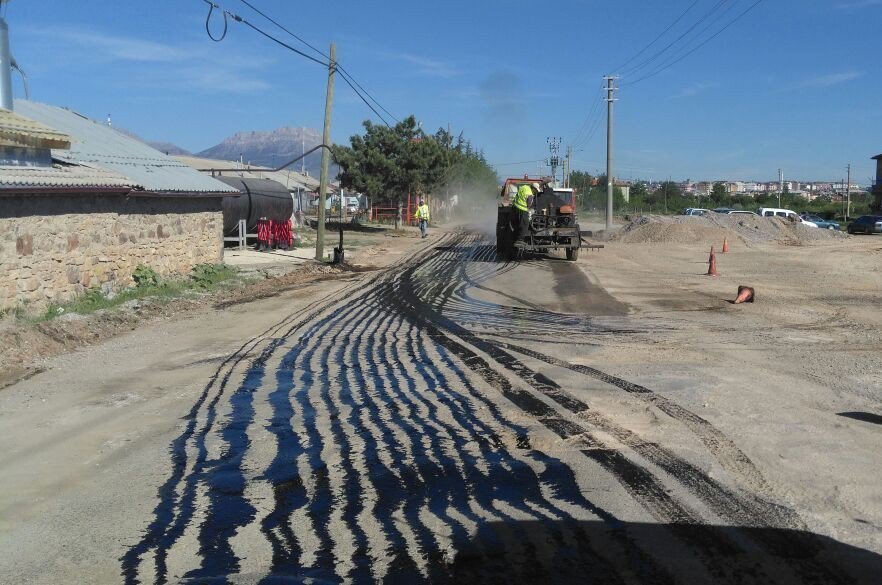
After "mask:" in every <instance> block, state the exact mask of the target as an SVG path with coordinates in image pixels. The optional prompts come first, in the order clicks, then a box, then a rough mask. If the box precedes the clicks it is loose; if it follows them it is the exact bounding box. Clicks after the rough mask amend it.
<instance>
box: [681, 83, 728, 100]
mask: <svg viewBox="0 0 882 585" xmlns="http://www.w3.org/2000/svg"><path fill="white" fill-rule="evenodd" d="M716 86H717V84H716V83H695V84H693V85H691V86H689V87H687V88H685V89H684V90H683V91H681V92H680V93H677V94H674V96H673V97H675V98H687V97H693V96H696V95H698V94H700V93H703V92H704V91H707V90H708V89H711V88H713V87H716Z"/></svg>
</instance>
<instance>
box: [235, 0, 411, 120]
mask: <svg viewBox="0 0 882 585" xmlns="http://www.w3.org/2000/svg"><path fill="white" fill-rule="evenodd" d="M240 2H242V4H244V5H245V6H247V7H248V8H250V9H251V10H253V11H254V12H256V13H257V14H259V15H260V16H262V17H263V18H265V19H266V20H268V21H269V22H271V23H272V24H274V25H275V26H277V27H278V28H279V29H281V30H282V31H284V32H285V33H287V34H288V35H290V36H291V37H293V38H295V39H297V40H298V41H300V42H301V43H303V44H304V45H306V46H307V47H309V48H310V49H312V50H313V51H315V52H316V53H318V54H319V55H320V56H322V57H324V58H325V59H327V60H328V61H330V60H331V57H330V56H329V55H328V54H327V53H325V52H323V51H321V50H320V49H318V48H317V47H315V46H314V45H312V44H310V43H309V42H307V41H306V40H305V39H304V38H303V37H301V36H300V35H297V34H295V33H294V32H292V31H291V30H290V29H288V28H287V27H286V26H285V25H283V24H282V23H281V22H279V21H278V20H276V19H275V18H273V17H271V16H270V15H269V14H267V13H266V12H264V11H262V10H261V9H260V8H258V7H257V6H255V5H254V4H252V3H251V2H249V1H248V0H240ZM337 72H338V73H340V76H341V77H343V78H348V81H347V83H348V84H349V86H350V87H352V84H355V86H356V87H357V88H358V90H360V91H361V92H362V93H363V94H364V95H366V96H367V97H368V98H369V99H370V100H371V101H372V102H373V103H374V104H375V105H376V106H377V107H378V108H380V109H381V110H383V112H385V113H386V115H387V116H389V117H390V118H392V119H393V120H395V121H396V122H401V120H399V119H398V118H396V117H395V115H393V114H392V113H391V112H390V111H389V110H387V109H386V108H385V107H383V104H381V103H380V102H378V101H377V100H376V99H375V98H374V96H372V95H371V94H370V93H368V91H367V90H366V89H365V88H364V87H362V85H361V84H360V83H358V81H357V80H356V79H355V77H353V75H352V74H351V73H349V72H348V71H347V70H346V69H345V68H344V67H343V66H342V65H340V63H337ZM344 80H345V79H344ZM349 82H351V83H349ZM352 90H353V91H355V92H356V93H358V90H356V89H355V87H352ZM359 97H360V98H361V99H362V101H364V99H365V98H364V97H362V96H361V95H359ZM371 109H372V110H373V108H371ZM374 113H377V112H376V111H374ZM377 115H378V116H379V114H377ZM379 117H380V119H383V117H382V116H379ZM384 122H385V120H384ZM387 126H388V123H387Z"/></svg>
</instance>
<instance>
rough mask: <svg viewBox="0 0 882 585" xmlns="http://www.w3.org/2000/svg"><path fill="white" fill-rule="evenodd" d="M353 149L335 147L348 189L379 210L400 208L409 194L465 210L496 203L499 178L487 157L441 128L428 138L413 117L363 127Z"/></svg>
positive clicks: (460, 136)
mask: <svg viewBox="0 0 882 585" xmlns="http://www.w3.org/2000/svg"><path fill="white" fill-rule="evenodd" d="M363 126H364V133H363V134H356V135H354V136H352V137H351V138H350V139H349V145H348V146H345V145H336V146H334V147H333V156H334V160H335V161H336V162H337V164H339V166H340V169H341V172H340V175H339V177H338V178H339V179H340V183H341V185H342V187H343V188H344V189H351V190H353V191H357V192H359V193H363V194H365V195H367V196H368V197H370V198H371V200H372V201H373V202H375V204H378V205H390V206H394V205H397V204H398V203H399V202H402V201H405V200H406V199H407V196H408V194H411V195H414V196H417V195H432V196H434V197H435V198H436V199H438V198H440V199H441V200H442V201H449V200H451V199H452V198H453V197H454V196H457V199H458V201H459V204H460V206H461V207H469V206H473V205H481V204H487V203H489V202H492V201H494V200H495V197H496V191H497V189H498V187H497V185H498V184H499V178H498V177H497V175H496V171H495V170H493V168H492V167H491V166H490V165H489V164H488V163H487V160H486V159H485V158H484V153H483V152H482V151H481V150H478V149H475V148H474V147H473V146H472V143H471V141H469V140H467V139H465V138H464V137H463V135H462V134H460V135H459V136H457V137H454V136H453V135H452V134H451V133H449V132H448V131H447V130H446V129H444V128H440V129H439V130H438V131H437V132H436V133H435V134H427V133H426V132H424V131H423V129H422V128H421V127H420V125H419V123H418V122H417V120H416V118H415V117H414V116H409V117H407V118H405V119H404V120H402V121H401V122H399V123H397V124H396V125H395V126H392V127H389V126H385V125H378V124H374V123H372V122H371V121H369V120H367V121H365V122H364V123H363Z"/></svg>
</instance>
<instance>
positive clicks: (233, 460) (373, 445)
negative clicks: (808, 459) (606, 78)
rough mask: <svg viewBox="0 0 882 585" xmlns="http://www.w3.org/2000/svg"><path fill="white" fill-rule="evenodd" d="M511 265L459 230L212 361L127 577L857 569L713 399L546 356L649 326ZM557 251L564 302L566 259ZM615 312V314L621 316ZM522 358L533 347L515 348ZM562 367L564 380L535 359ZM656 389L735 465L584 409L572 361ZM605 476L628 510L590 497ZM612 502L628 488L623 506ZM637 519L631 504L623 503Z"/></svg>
mask: <svg viewBox="0 0 882 585" xmlns="http://www.w3.org/2000/svg"><path fill="white" fill-rule="evenodd" d="M533 262H543V260H530V261H526V262H524V263H521V264H518V263H505V262H498V261H496V259H495V253H494V251H493V249H492V246H490V245H488V243H487V242H486V241H484V240H483V239H482V237H481V236H477V235H474V234H469V233H458V234H450V235H447V236H445V237H444V238H443V239H442V241H441V242H439V243H438V244H437V245H435V246H433V247H428V248H421V249H419V250H417V251H416V252H414V253H413V254H412V255H410V256H409V257H407V258H405V259H403V260H402V261H400V262H399V263H397V264H395V265H393V266H391V267H389V268H388V269H385V270H383V271H381V272H378V273H374V274H370V275H365V276H364V277H363V278H362V279H361V280H359V281H357V282H356V283H354V284H353V285H351V286H350V287H349V288H347V289H346V290H344V292H343V293H342V294H340V293H338V294H337V295H336V297H337V300H334V299H321V300H319V301H316V302H315V303H313V304H312V305H310V306H307V307H306V308H304V309H303V310H301V311H299V312H297V313H296V314H293V315H289V316H287V317H286V318H285V319H283V320H282V321H280V322H279V323H278V324H277V325H275V326H274V327H273V328H271V329H270V330H268V331H265V332H264V333H263V334H262V335H260V336H258V337H255V338H254V339H252V340H250V341H249V342H248V343H246V344H244V345H243V346H242V347H241V348H240V349H239V351H237V352H236V353H234V354H233V355H231V356H230V357H229V358H227V360H226V361H225V362H223V363H222V364H221V366H220V367H219V368H218V370H217V371H216V372H215V374H214V376H213V377H212V378H211V379H210V380H209V381H208V383H207V384H206V386H205V388H204V391H203V393H202V395H201V396H200V398H199V400H198V401H197V402H196V403H195V404H194V405H193V408H192V410H191V411H190V413H189V415H188V417H187V422H186V425H185V428H184V429H183V431H182V433H181V434H180V435H179V436H178V437H177V438H176V439H175V440H174V441H173V443H172V444H171V447H170V451H169V453H170V457H171V463H172V472H171V473H170V475H169V477H168V478H166V480H165V481H164V483H163V484H162V485H161V487H160V489H159V492H158V500H157V504H156V507H155V509H154V512H153V518H152V520H151V521H150V523H149V524H148V525H146V526H145V530H144V533H143V535H140V536H139V538H138V540H137V542H135V543H134V544H132V545H131V546H130V547H129V548H128V549H127V550H126V551H125V554H124V555H123V556H122V558H121V559H120V561H121V573H122V576H123V579H124V581H125V582H126V583H174V582H192V583H283V582H284V583H288V582H291V583H299V582H312V583H337V582H359V583H366V582H376V581H382V582H393V583H418V582H432V583H447V582H450V583H453V582H456V583H472V582H475V583H478V582H480V583H515V582H526V581H538V582H579V583H700V582H708V583H710V582H716V583H859V582H862V581H863V580H864V579H865V578H867V577H868V576H872V575H877V574H878V571H879V569H880V568H882V565H880V562H879V558H878V557H877V556H876V555H872V554H870V553H866V552H865V551H859V550H856V549H852V548H850V547H847V546H845V545H843V544H840V543H837V542H834V541H832V540H830V539H827V538H822V537H819V536H816V535H813V534H810V533H808V532H807V531H806V530H805V527H804V525H803V523H802V521H801V520H800V518H799V517H798V515H797V514H796V513H795V512H794V511H792V510H790V509H787V508H786V507H783V506H781V505H779V504H777V503H775V502H774V500H773V498H771V497H770V496H769V486H768V485H767V484H766V482H765V480H764V479H763V477H762V475H761V473H760V471H759V470H758V469H757V468H756V467H755V466H754V465H753V463H752V462H751V461H750V459H749V458H748V457H747V456H746V455H745V454H744V453H743V452H741V451H740V450H739V449H738V447H737V445H736V444H735V442H734V441H732V440H731V439H730V438H728V437H726V436H725V435H723V433H721V432H720V431H718V430H717V429H716V428H714V427H713V425H712V424H710V423H709V422H708V421H707V420H705V419H703V418H701V417H700V416H698V415H696V414H695V413H692V412H690V411H688V410H687V409H685V408H683V407H681V406H679V405H678V404H676V403H674V402H673V401H671V400H669V399H667V398H665V397H663V396H660V395H659V394H656V393H655V392H653V391H652V390H651V389H649V388H646V387H643V386H640V385H636V384H633V383H631V382H628V381H627V380H623V379H621V378H618V377H615V376H611V375H609V374H607V373H605V372H602V371H601V370H599V369H597V368H595V367H590V366H586V365H582V364H573V363H569V362H567V361H565V360H562V359H560V358H559V357H554V356H552V355H549V352H548V349H547V348H548V347H551V344H555V343H571V344H574V345H577V344H580V343H590V342H591V340H592V339H595V340H596V339H598V338H600V336H607V335H636V334H639V333H640V332H641V329H640V327H638V326H635V325H634V324H633V323H629V324H628V326H626V327H611V326H609V325H608V324H606V325H604V324H600V323H598V322H597V320H595V319H593V318H592V317H591V316H588V315H584V314H578V313H566V312H563V311H561V312H556V311H551V310H548V309H547V308H544V307H542V306H538V305H531V304H529V303H514V301H512V303H511V304H506V301H507V299H506V294H507V293H505V292H504V291H496V293H495V298H498V299H500V302H489V301H487V300H481V299H480V298H478V295H476V293H478V292H481V293H482V296H483V298H486V293H488V292H493V291H494V290H495V289H493V288H492V287H493V286H494V285H493V284H492V283H491V282H490V281H491V279H498V278H500V277H504V276H505V275H508V274H509V273H513V271H526V270H530V269H531V263H533ZM562 271H578V268H576V267H575V266H570V265H567V264H557V265H555V266H554V267H553V272H554V274H555V275H557V279H556V283H557V288H558V289H559V290H557V293H558V294H559V296H560V297H561V304H562V309H563V310H572V309H573V307H574V306H576V304H577V300H578V299H575V298H574V297H573V293H572V288H573V286H575V285H574V283H573V282H570V281H571V280H573V279H577V280H579V283H577V284H579V286H582V287H583V288H585V289H587V290H588V293H589V294H596V295H597V298H598V303H602V304H603V305H604V307H605V309H606V310H608V311H611V312H612V313H613V314H615V313H616V312H622V313H623V312H624V310H623V307H622V306H621V305H620V304H618V302H617V301H616V300H615V299H613V298H612V297H610V296H609V295H608V294H607V293H605V292H604V291H602V290H601V289H596V287H595V288H594V289H592V288H591V285H590V283H588V282H587V279H586V278H585V277H584V274H582V273H581V272H578V273H573V274H569V273H567V272H562ZM625 321H626V320H624V319H623V320H622V322H625ZM525 358H527V359H529V360H530V362H527V361H526V359H525ZM527 363H544V364H547V365H550V366H553V367H554V368H556V369H555V370H552V371H557V370H560V371H562V372H566V373H567V376H565V377H562V378H561V380H562V381H560V382H559V381H556V380H554V379H552V378H551V377H550V376H549V375H548V374H542V373H539V372H538V371H535V370H533V369H531V368H530V367H528V365H526V364H527ZM574 379H576V380H578V379H582V380H584V381H586V382H587V381H589V380H590V381H591V382H592V383H593V384H602V385H604V386H605V387H609V389H612V390H614V391H617V392H622V393H623V395H627V396H629V397H632V398H634V399H636V400H640V401H643V402H645V403H647V404H650V405H652V406H653V407H654V408H656V409H658V410H659V411H660V412H662V413H664V415H665V416H667V417H669V419H670V420H671V421H673V423H675V424H677V425H681V426H682V428H683V429H684V432H688V433H690V434H691V435H692V436H694V437H695V439H696V444H698V445H701V446H702V447H703V449H705V450H706V452H707V456H708V457H710V458H713V459H714V460H715V461H716V462H717V463H718V464H719V466H721V467H722V468H723V469H725V470H726V472H727V474H729V475H730V476H731V477H732V478H733V481H730V482H728V483H727V482H724V480H723V479H721V478H719V477H711V476H709V475H708V474H707V473H706V472H705V471H704V470H703V469H702V468H701V467H700V466H697V465H696V464H694V463H693V462H689V461H686V460H684V459H683V458H682V457H681V456H679V455H678V454H677V453H676V452H675V451H674V450H672V449H671V448H669V447H668V446H665V445H660V444H655V443H652V442H649V441H646V440H645V439H643V438H641V437H640V436H639V434H638V433H636V432H634V431H633V430H630V429H628V428H626V427H623V426H621V425H619V424H618V423H616V422H615V419H614V418H613V417H610V416H607V415H606V414H604V413H603V412H601V411H599V410H597V409H596V408H594V407H592V405H591V404H590V394H588V395H586V394H585V393H579V392H577V391H576V390H577V389H578V388H575V387H572V384H573V382H572V380H574ZM594 482H596V483H597V484H598V485H604V486H609V485H613V486H617V487H616V493H617V494H619V497H621V498H622V499H625V500H627V501H628V503H629V506H630V507H631V508H632V509H634V510H636V511H637V512H635V514H631V515H629V519H628V520H625V519H623V518H621V517H619V516H620V515H619V516H617V514H616V513H614V512H613V511H611V510H610V509H607V508H608V506H606V507H605V506H601V505H599V504H598V503H597V502H594V501H592V499H591V497H590V496H591V493H592V487H593V486H592V484H593V483H594ZM621 509H629V508H628V507H627V506H626V507H623V508H621ZM634 517H639V518H641V520H640V521H634V520H633V518H634Z"/></svg>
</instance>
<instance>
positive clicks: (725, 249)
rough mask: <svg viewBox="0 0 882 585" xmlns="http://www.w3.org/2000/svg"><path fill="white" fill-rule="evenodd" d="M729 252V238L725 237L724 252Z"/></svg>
mask: <svg viewBox="0 0 882 585" xmlns="http://www.w3.org/2000/svg"><path fill="white" fill-rule="evenodd" d="M728 253H729V238H723V254H728Z"/></svg>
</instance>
